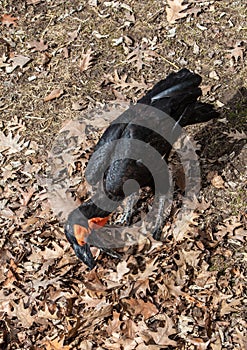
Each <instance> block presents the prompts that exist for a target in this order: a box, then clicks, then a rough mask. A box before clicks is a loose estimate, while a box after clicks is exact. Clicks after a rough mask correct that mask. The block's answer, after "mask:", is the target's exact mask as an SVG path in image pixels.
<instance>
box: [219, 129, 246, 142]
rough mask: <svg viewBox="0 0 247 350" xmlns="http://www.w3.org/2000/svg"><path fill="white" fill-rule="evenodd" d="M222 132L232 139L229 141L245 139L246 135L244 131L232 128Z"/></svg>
mask: <svg viewBox="0 0 247 350" xmlns="http://www.w3.org/2000/svg"><path fill="white" fill-rule="evenodd" d="M223 134H225V135H227V136H228V137H230V138H233V140H229V142H234V140H237V141H239V140H246V139H247V135H246V133H245V132H244V131H241V132H240V131H238V130H234V131H231V132H223Z"/></svg>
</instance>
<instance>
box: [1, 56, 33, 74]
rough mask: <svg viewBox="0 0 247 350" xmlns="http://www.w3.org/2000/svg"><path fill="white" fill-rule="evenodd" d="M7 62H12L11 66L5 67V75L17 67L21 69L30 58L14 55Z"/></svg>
mask: <svg viewBox="0 0 247 350" xmlns="http://www.w3.org/2000/svg"><path fill="white" fill-rule="evenodd" d="M9 61H10V62H12V64H11V65H10V66H8V67H6V73H12V72H13V70H15V69H16V68H17V67H20V68H23V67H24V66H25V65H26V64H27V63H28V62H30V61H31V58H29V57H26V56H22V55H16V56H14V57H13V58H11V59H10V60H9Z"/></svg>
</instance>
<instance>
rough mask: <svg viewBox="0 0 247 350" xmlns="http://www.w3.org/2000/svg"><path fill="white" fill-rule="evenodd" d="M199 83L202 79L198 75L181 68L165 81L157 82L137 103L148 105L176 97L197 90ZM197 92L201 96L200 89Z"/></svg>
mask: <svg viewBox="0 0 247 350" xmlns="http://www.w3.org/2000/svg"><path fill="white" fill-rule="evenodd" d="M201 81H202V78H201V77H200V75H198V74H195V73H192V72H191V71H189V70H188V69H187V68H183V69H181V70H180V71H179V72H177V73H171V74H169V75H168V76H167V78H166V79H164V80H161V81H159V82H158V83H157V84H156V85H154V87H153V88H152V89H151V90H150V91H148V92H147V94H146V95H145V96H143V97H142V98H141V99H140V100H139V101H138V102H139V103H144V104H149V105H150V104H151V103H153V102H155V101H157V100H161V99H163V98H168V97H170V98H171V97H176V96H178V95H180V94H184V93H185V92H187V93H189V92H190V91H193V90H194V89H195V88H197V87H198V86H199V85H200V83H201ZM199 90H200V95H201V89H199ZM197 93H198V91H197Z"/></svg>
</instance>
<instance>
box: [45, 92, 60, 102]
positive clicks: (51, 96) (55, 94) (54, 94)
mask: <svg viewBox="0 0 247 350" xmlns="http://www.w3.org/2000/svg"><path fill="white" fill-rule="evenodd" d="M63 93H64V91H63V90H62V89H54V90H52V91H51V92H50V93H49V95H47V96H46V97H44V101H45V102H48V101H52V100H55V98H59V97H60V96H62V94H63Z"/></svg>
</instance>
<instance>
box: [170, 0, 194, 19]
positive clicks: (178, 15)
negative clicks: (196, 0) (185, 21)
mask: <svg viewBox="0 0 247 350" xmlns="http://www.w3.org/2000/svg"><path fill="white" fill-rule="evenodd" d="M183 2H184V0H167V4H168V5H169V6H168V7H166V18H167V21H168V22H169V23H170V24H175V23H176V21H177V20H178V19H182V18H185V17H187V16H188V13H186V12H183V11H185V10H187V9H188V6H189V4H185V5H183Z"/></svg>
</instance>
